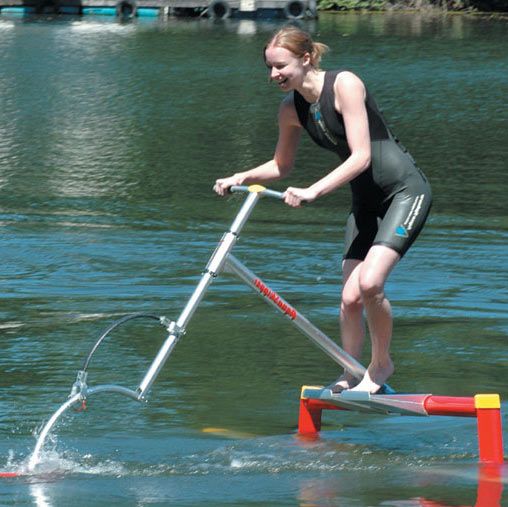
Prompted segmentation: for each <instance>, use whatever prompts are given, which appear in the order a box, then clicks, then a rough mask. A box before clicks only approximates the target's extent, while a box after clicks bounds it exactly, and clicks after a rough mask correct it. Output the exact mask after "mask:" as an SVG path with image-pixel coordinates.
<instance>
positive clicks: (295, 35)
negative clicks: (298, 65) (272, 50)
mask: <svg viewBox="0 0 508 507" xmlns="http://www.w3.org/2000/svg"><path fill="white" fill-rule="evenodd" d="M269 47H281V48H285V49H287V50H288V51H291V53H293V54H295V55H296V56H298V57H299V58H301V57H302V56H304V55H305V53H309V55H310V63H311V65H312V66H313V67H315V68H316V69H318V70H319V64H320V62H321V57H322V56H323V55H324V54H325V53H326V52H327V51H328V50H329V48H328V46H327V45H326V44H323V43H321V42H314V41H313V40H312V37H311V36H310V34H309V33H308V32H306V31H304V30H302V29H301V28H298V27H297V26H294V25H287V26H285V27H283V28H281V29H280V30H279V31H277V32H276V33H275V34H274V35H273V36H272V38H271V39H270V40H269V42H268V44H267V45H266V46H265V50H264V51H263V55H264V54H265V52H266V50H267V49H268V48H269Z"/></svg>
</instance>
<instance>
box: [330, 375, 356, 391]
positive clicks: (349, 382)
mask: <svg viewBox="0 0 508 507" xmlns="http://www.w3.org/2000/svg"><path fill="white" fill-rule="evenodd" d="M356 384H358V379H356V378H355V377H352V376H351V375H349V374H348V373H343V374H342V375H341V376H340V377H339V378H338V379H337V380H335V381H334V382H332V383H331V384H330V385H329V386H328V389H330V390H331V391H332V393H334V394H339V393H341V392H342V391H345V390H347V389H351V388H352V387H354V386H356Z"/></svg>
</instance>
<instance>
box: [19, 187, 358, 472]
mask: <svg viewBox="0 0 508 507" xmlns="http://www.w3.org/2000/svg"><path fill="white" fill-rule="evenodd" d="M230 190H231V192H237V193H246V194H247V197H246V199H245V200H244V203H243V205H242V207H241V208H240V210H239V212H238V214H237V215H236V217H235V219H234V220H233V223H232V224H231V227H230V228H229V230H228V232H226V233H225V234H224V235H223V236H222V238H221V240H220V241H219V243H218V245H217V247H216V249H215V251H214V252H213V254H212V256H211V257H210V259H209V261H208V264H207V265H206V268H205V271H204V272H203V275H202V276H201V279H200V281H199V283H198V285H197V287H196V288H195V290H194V292H193V293H192V295H191V297H190V298H189V300H188V301H187V304H186V305H185V307H184V309H183V311H182V313H181V314H180V316H179V317H178V319H177V320H176V321H168V320H167V319H165V318H164V317H162V318H161V323H163V324H164V325H165V327H166V329H167V331H168V336H167V338H166V340H165V341H164V343H163V344H162V346H161V347H160V349H159V351H158V353H157V355H156V356H155V358H154V360H153V361H152V363H151V365H150V366H149V368H148V370H147V371H146V373H145V375H144V377H143V379H142V380H141V382H140V384H139V386H138V387H137V389H136V390H135V391H133V390H131V389H128V388H125V387H121V386H116V385H100V386H97V387H94V388H89V387H88V385H87V376H88V373H87V372H86V371H85V370H84V369H83V370H80V371H78V374H77V378H76V381H75V382H74V384H73V386H72V390H71V394H70V395H69V398H68V399H67V401H66V402H65V403H63V404H62V405H61V406H60V408H59V409H58V410H57V411H56V412H55V413H54V414H53V416H52V417H51V418H50V419H49V420H48V422H47V423H46V425H45V426H44V428H43V429H42V431H41V433H40V435H39V437H38V440H37V444H36V446H35V449H34V452H33V453H32V456H31V457H30V460H29V464H28V470H29V471H32V470H33V469H34V467H35V466H36V465H37V463H38V462H39V460H40V459H39V457H40V452H41V450H42V448H43V446H44V442H45V439H46V437H47V435H48V434H49V432H50V430H51V428H52V427H53V426H54V424H55V423H56V422H57V420H58V418H59V417H60V416H61V415H62V414H63V413H64V412H65V411H66V410H67V409H68V408H69V407H71V406H72V405H74V404H76V403H78V402H84V400H86V398H88V397H90V396H92V395H94V394H97V393H104V392H112V393H117V394H122V395H124V396H127V397H129V398H132V399H134V400H137V401H146V396H147V393H148V391H149V390H150V388H151V387H152V385H153V383H154V382H155V380H156V378H157V376H158V375H159V373H160V371H161V370H162V368H163V367H164V364H165V363H166V361H167V360H168V358H169V356H170V355H171V352H172V351H173V349H174V348H175V346H176V344H177V343H178V341H179V340H180V338H181V337H182V336H183V335H184V334H185V330H186V328H187V325H188V324H189V322H190V320H191V318H192V316H193V315H194V312H195V311H196V309H197V308H198V306H199V304H200V302H201V300H202V299H203V297H204V295H205V293H206V291H207V290H208V288H209V286H210V285H211V283H212V282H213V281H214V279H215V278H217V277H218V276H219V275H220V274H221V273H222V272H224V271H225V272H229V273H232V274H234V275H236V276H237V277H238V278H239V279H240V280H241V281H243V282H244V283H245V284H247V285H248V286H249V287H251V288H252V289H253V290H254V291H256V293H257V294H258V295H259V296H260V297H262V298H263V300H264V301H266V302H267V303H269V304H270V305H272V306H273V307H274V308H275V309H277V310H278V311H279V312H281V313H282V314H284V315H285V316H286V317H287V318H289V320H290V321H291V323H292V324H293V325H294V326H296V327H297V328H298V329H299V330H300V331H301V332H302V333H303V334H304V335H305V336H307V337H308V338H309V339H310V340H311V341H312V342H314V344H316V345H317V346H318V347H319V348H320V349H321V350H323V351H324V352H325V353H326V354H327V355H328V356H330V357H331V358H332V359H333V360H334V361H335V362H337V363H338V364H340V365H341V366H342V367H343V368H345V369H346V370H348V371H349V372H351V373H352V374H353V375H354V376H355V377H356V378H358V379H361V378H362V377H363V375H364V373H365V368H364V367H363V366H362V365H361V364H360V363H359V362H358V361H356V360H355V359H354V358H353V357H351V356H350V355H349V354H347V353H346V352H345V351H344V350H342V349H341V348H340V347H339V346H338V345H337V344H336V343H335V342H334V341H333V340H331V339H330V338H329V337H328V336H326V335H325V334H324V333H323V332H322V331H320V330H319V329H318V328H317V327H316V326H314V325H313V324H312V323H311V322H309V321H308V320H307V319H306V318H305V317H304V316H303V315H301V314H300V313H299V312H297V311H296V310H295V309H294V308H293V307H292V306H291V305H290V304H289V303H287V302H286V301H285V300H284V299H283V298H282V297H281V296H279V295H278V294H277V293H276V292H275V291H273V290H272V289H270V288H269V286H268V285H267V284H265V283H264V282H263V281H262V280H261V278H259V277H257V276H256V275H255V274H254V273H253V272H252V271H250V270H249V269H248V268H247V267H245V266H244V265H243V264H242V263H241V262H240V261H239V260H238V259H236V258H235V257H234V256H233V255H232V254H231V251H232V249H233V248H234V246H235V244H236V242H237V240H238V236H239V234H240V232H241V230H242V229H243V227H244V226H245V224H246V223H247V220H248V219H249V217H250V215H251V213H252V211H253V210H254V208H255V206H256V204H257V203H258V202H259V200H260V199H261V198H262V197H271V198H275V199H280V200H282V199H283V194H282V193H281V192H276V191H274V190H269V189H267V188H265V187H263V186H261V185H251V186H249V187H246V186H233V187H231V189H230Z"/></svg>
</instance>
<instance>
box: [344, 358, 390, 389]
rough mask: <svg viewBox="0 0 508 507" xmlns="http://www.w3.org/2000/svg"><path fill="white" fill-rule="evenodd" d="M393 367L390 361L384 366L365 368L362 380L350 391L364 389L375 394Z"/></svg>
mask: <svg viewBox="0 0 508 507" xmlns="http://www.w3.org/2000/svg"><path fill="white" fill-rule="evenodd" d="M393 371H394V367H393V363H392V362H391V361H390V362H389V363H388V364H387V365H386V366H383V367H381V366H376V367H375V366H372V364H371V365H370V366H369V368H368V369H367V372H366V373H365V375H364V377H363V379H362V381H361V382H360V383H359V384H358V385H357V386H355V387H353V388H352V389H351V390H352V391H366V392H368V393H370V394H376V393H377V392H378V391H379V390H380V389H381V387H382V386H383V384H384V383H385V382H386V381H387V380H388V377H390V375H392V374H393Z"/></svg>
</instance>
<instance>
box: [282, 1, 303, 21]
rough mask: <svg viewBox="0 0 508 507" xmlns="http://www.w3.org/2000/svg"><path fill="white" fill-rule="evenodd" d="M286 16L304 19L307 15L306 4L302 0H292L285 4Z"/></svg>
mask: <svg viewBox="0 0 508 507" xmlns="http://www.w3.org/2000/svg"><path fill="white" fill-rule="evenodd" d="M284 16H286V18H288V19H302V18H303V17H304V16H305V4H304V3H303V2H302V1H301V0H290V1H289V2H288V3H287V4H286V5H285V6H284Z"/></svg>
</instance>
